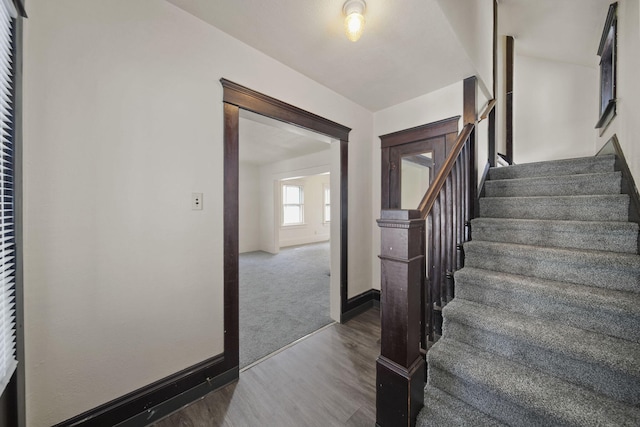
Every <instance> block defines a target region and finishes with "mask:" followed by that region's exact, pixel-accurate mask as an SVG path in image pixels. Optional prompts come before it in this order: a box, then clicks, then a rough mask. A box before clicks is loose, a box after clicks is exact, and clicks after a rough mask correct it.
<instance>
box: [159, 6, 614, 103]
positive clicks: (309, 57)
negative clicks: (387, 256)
mask: <svg viewBox="0 0 640 427" xmlns="http://www.w3.org/2000/svg"><path fill="white" fill-rule="evenodd" d="M167 1H169V2H171V3H173V4H175V5H176V6H178V7H180V8H182V9H184V10H185V11H187V12H189V13H191V14H193V15H195V16H197V17H199V18H200V19H202V20H204V21H205V22H208V23H210V24H211V25H213V26H215V27H217V28H219V29H220V30H222V31H224V32H226V33H228V34H230V35H231V36H233V37H235V38H237V39H239V40H241V41H242V42H244V43H246V44H248V45H250V46H252V47H254V48H256V49H258V50H260V51H262V52H264V53H265V54H267V55H269V56H271V57H272V58H274V59H276V60H278V61H280V62H282V63H283V64H285V65H287V66H289V67H291V68H293V69H295V70H297V71H299V72H301V73H302V74H304V75H306V76H308V77H310V78H311V79H313V80H315V81H317V82H319V83H321V84H323V85H324V86H326V87H328V88H330V89H332V90H334V91H335V92H338V93H340V94H342V95H344V96H345V97H347V98H349V99H351V100H353V101H354V102H356V103H358V104H360V105H362V106H363V107H365V108H367V109H369V110H370V111H378V110H380V109H383V108H386V107H390V106H392V105H396V104H398V103H400V102H403V101H406V100H409V99H412V98H415V97H417V96H419V95H422V94H425V93H428V92H431V91H434V90H436V89H440V88H442V87H444V86H446V85H448V84H451V83H454V82H457V81H460V80H461V79H463V78H465V77H468V76H469V75H472V74H474V73H475V71H474V69H473V66H472V63H471V62H470V61H469V59H468V56H467V55H466V54H465V52H464V49H463V48H462V46H461V45H460V42H459V41H458V38H457V37H456V35H455V34H454V33H453V30H452V29H451V26H450V25H449V23H448V21H447V19H446V18H445V16H444V14H443V12H442V10H441V9H440V7H439V6H438V4H437V2H436V0H402V1H401V0H367V10H366V14H365V17H366V25H365V29H364V33H363V35H362V38H361V39H360V40H359V41H358V42H356V43H353V42H350V41H349V40H347V38H346V37H345V35H344V31H343V16H342V5H343V3H344V0H268V1H267V0H167ZM441 1H445V0H441ZM446 1H454V0H446ZM456 1H459V2H461V1H462V2H463V1H477V0H456ZM611 1H613V0H499V33H500V34H505V35H513V36H515V37H516V49H517V52H518V53H519V54H525V55H529V56H536V57H541V58H549V59H555V60H561V61H566V62H571V63H576V64H581V65H587V66H596V65H597V57H596V50H597V47H598V41H599V37H600V32H601V31H602V26H603V24H604V19H605V17H606V13H607V8H608V5H609V3H610V2H611Z"/></svg>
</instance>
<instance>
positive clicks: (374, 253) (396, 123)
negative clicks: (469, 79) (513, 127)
mask: <svg viewBox="0 0 640 427" xmlns="http://www.w3.org/2000/svg"><path fill="white" fill-rule="evenodd" d="M461 115H462V82H458V83H455V84H452V85H450V86H447V87H445V88H442V89H440V90H437V91H434V92H431V93H428V94H425V95H422V96H419V97H417V98H415V99H412V100H409V101H406V102H403V103H401V104H398V105H395V106H393V107H389V108H387V109H384V110H380V111H378V112H376V113H374V115H373V134H374V135H375V137H374V138H373V139H372V146H371V157H372V162H373V166H372V173H371V182H372V185H373V188H372V194H371V199H372V201H373V204H372V211H371V215H372V216H371V221H370V222H368V224H370V230H369V233H371V235H372V244H371V252H370V254H371V259H372V260H373V262H372V266H371V280H372V284H373V287H374V288H375V289H380V260H379V259H378V255H379V254H380V229H379V228H378V224H377V223H376V222H375V221H376V220H377V219H378V218H380V191H381V189H380V179H381V175H380V174H381V172H380V162H381V159H380V138H379V136H381V135H386V134H388V133H392V132H397V131H400V130H403V129H408V128H412V127H415V126H420V125H424V124H427V123H431V122H435V121H437V120H442V119H446V118H449V117H453V116H461ZM460 123H462V120H460ZM459 126H460V128H461V126H462V125H461V124H460V125H459Z"/></svg>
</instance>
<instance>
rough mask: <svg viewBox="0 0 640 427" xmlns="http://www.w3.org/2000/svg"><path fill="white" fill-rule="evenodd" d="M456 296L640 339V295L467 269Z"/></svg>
mask: <svg viewBox="0 0 640 427" xmlns="http://www.w3.org/2000/svg"><path fill="white" fill-rule="evenodd" d="M455 283H456V298H462V299H465V300H468V301H474V302H477V303H480V304H485V305H488V306H491V307H495V308H499V309H502V310H508V311H513V312H515V313H519V314H524V315H527V316H531V317H533V318H540V319H545V320H549V321H555V322H559V323H564V324H567V325H570V326H573V327H576V328H582V329H585V330H589V331H593V332H598V333H601V334H604V335H610V336H613V337H618V338H623V339H626V340H630V341H634V342H638V343H640V294H637V293H633V292H624V291H612V290H608V289H602V288H595V287H588V286H583V285H576V284H572V283H566V282H554V281H549V280H544V279H536V278H529V277H526V276H518V275H512V274H504V273H496V272H493V271H489V270H480V269H476V268H471V267H465V268H463V269H462V270H459V271H457V272H456V273H455Z"/></svg>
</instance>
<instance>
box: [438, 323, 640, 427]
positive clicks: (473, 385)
mask: <svg viewBox="0 0 640 427" xmlns="http://www.w3.org/2000/svg"><path fill="white" fill-rule="evenodd" d="M427 358H428V366H429V368H428V369H429V380H428V381H429V385H431V386H433V387H437V388H439V389H441V390H443V391H445V392H447V393H449V394H451V395H453V396H455V397H457V398H458V399H460V400H462V401H464V402H466V403H468V404H470V405H472V406H474V407H476V408H482V411H483V412H484V413H486V414H487V415H489V416H491V417H493V418H495V419H497V420H499V421H501V422H504V423H507V424H510V425H514V426H516V425H517V426H553V425H570V426H587V425H593V426H598V425H602V426H604V425H611V426H637V425H639V424H640V409H639V408H637V407H634V406H631V405H628V404H625V403H621V402H618V401H615V400H613V399H610V398H607V397H605V396H603V395H601V394H599V393H595V392H592V391H589V390H587V389H585V388H584V387H580V386H578V385H575V384H571V383H569V382H567V381H564V380H561V379H560V378H557V377H555V376H552V375H548V374H545V373H543V372H541V371H539V370H537V369H533V368H530V367H527V366H525V365H522V364H519V363H515V362H513V361H510V360H508V359H505V358H503V357H501V356H499V355H496V354H495V353H487V352H484V351H482V350H479V349H477V348H475V347H471V346H468V345H466V344H463V343H460V342H458V341H456V340H453V339H449V338H446V337H444V336H443V338H442V339H440V340H439V341H438V342H437V343H436V344H435V345H434V346H433V347H432V348H431V349H430V350H429V352H428V353H427Z"/></svg>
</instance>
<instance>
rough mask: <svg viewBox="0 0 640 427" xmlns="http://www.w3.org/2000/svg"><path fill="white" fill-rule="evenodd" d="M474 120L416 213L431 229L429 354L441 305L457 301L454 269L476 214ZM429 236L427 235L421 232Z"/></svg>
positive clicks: (425, 328)
mask: <svg viewBox="0 0 640 427" xmlns="http://www.w3.org/2000/svg"><path fill="white" fill-rule="evenodd" d="M474 132H475V124H474V123H467V124H466V125H465V126H464V127H463V128H462V131H461V132H460V134H459V135H458V138H457V140H456V143H455V144H454V146H453V148H452V150H451V152H450V155H449V156H448V157H447V160H446V161H445V163H444V164H443V165H442V168H441V169H440V171H439V172H438V175H437V176H436V179H435V180H434V181H433V183H432V184H431V185H430V186H429V189H428V190H427V193H426V194H425V195H424V197H423V198H422V201H421V202H420V205H419V206H418V211H419V212H420V218H422V219H426V227H427V230H428V233H426V234H427V237H426V239H427V241H426V244H425V245H424V246H425V249H426V251H428V252H427V253H425V255H427V256H426V257H425V261H426V262H428V266H427V267H426V269H425V270H426V271H428V274H426V277H425V282H426V283H425V286H424V287H423V289H424V292H423V301H424V303H423V305H422V310H421V311H422V312H423V319H425V320H424V321H423V322H421V334H420V335H421V348H422V350H423V352H426V350H427V348H428V341H434V340H435V334H438V335H441V334H442V317H441V314H440V313H441V312H442V308H444V306H445V305H446V304H447V303H448V302H449V301H451V300H452V299H453V297H454V296H455V289H454V283H453V273H454V271H456V270H459V269H460V268H462V266H463V263H464V252H463V249H462V244H463V243H464V242H466V241H468V240H469V238H470V227H469V221H470V220H471V217H472V212H473V206H474V199H475V193H474V191H473V182H474V177H473V176H472V174H473V171H474V169H475V168H473V167H472V165H471V164H470V159H471V158H472V157H473V156H472V151H473V149H474V141H473V139H474V138H473V137H474ZM421 237H422V239H423V240H424V239H425V233H422V236H421Z"/></svg>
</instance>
